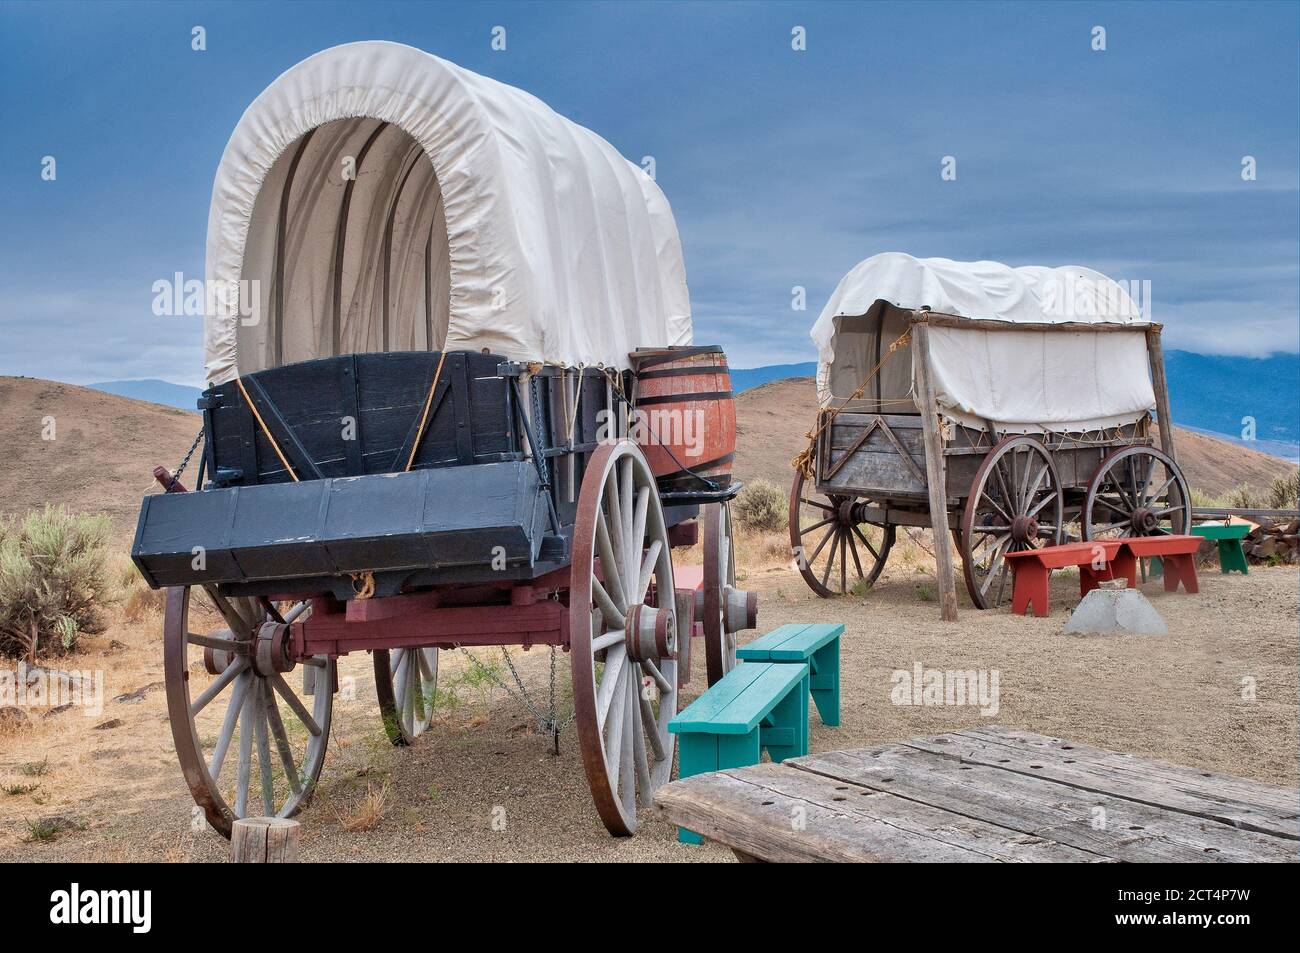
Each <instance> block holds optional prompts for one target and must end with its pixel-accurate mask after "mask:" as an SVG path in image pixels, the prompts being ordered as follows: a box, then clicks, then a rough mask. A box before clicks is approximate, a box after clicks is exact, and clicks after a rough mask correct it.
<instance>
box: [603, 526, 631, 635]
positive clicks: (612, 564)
mask: <svg viewBox="0 0 1300 953" xmlns="http://www.w3.org/2000/svg"><path fill="white" fill-rule="evenodd" d="M596 552H597V554H598V555H599V556H600V569H601V573H602V574H603V575H604V577H605V579H604V583H608V587H606V586H605V584H604V583H602V584H601V591H603V592H608V594H609V598H610V599H611V604H612V605H613V606H615V612H616V614H618V615H620V616H621V615H622V613H623V612H624V611H626V610H627V605H628V601H627V590H626V589H624V588H623V574H622V573H621V572H620V570H619V566H618V559H617V558H615V552H616V549H615V547H614V545H613V542H612V541H611V539H610V534H609V526H608V524H607V523H606V522H605V514H604V513H598V514H597V516H596Z"/></svg>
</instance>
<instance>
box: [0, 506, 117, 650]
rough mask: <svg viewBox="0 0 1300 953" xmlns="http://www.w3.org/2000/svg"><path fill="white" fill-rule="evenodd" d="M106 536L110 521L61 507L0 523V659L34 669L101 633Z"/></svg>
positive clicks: (107, 586)
mask: <svg viewBox="0 0 1300 953" xmlns="http://www.w3.org/2000/svg"><path fill="white" fill-rule="evenodd" d="M108 534H109V521H108V517H106V516H93V515H90V514H85V513H69V512H68V511H67V510H66V509H64V508H63V507H62V506H49V505H47V506H46V507H45V508H44V509H41V510H33V511H31V512H30V513H28V514H27V516H26V517H24V518H23V519H21V520H16V521H15V520H0V655H7V656H10V657H19V656H25V657H27V658H28V659H29V660H31V661H32V662H35V661H36V659H37V658H38V657H39V656H44V655H62V654H64V653H66V652H70V651H71V650H72V649H73V648H74V647H75V645H76V642H77V639H78V638H79V637H80V636H81V635H83V634H86V633H90V634H94V633H98V632H103V631H104V628H105V625H106V623H105V619H104V613H103V609H104V605H105V604H106V603H107V602H109V601H111V600H112V586H111V583H110V581H109V573H108V568H107V567H108Z"/></svg>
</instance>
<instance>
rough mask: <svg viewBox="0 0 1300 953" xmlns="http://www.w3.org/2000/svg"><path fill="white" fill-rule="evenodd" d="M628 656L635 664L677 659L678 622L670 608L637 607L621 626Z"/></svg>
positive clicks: (632, 609) (630, 612)
mask: <svg viewBox="0 0 1300 953" xmlns="http://www.w3.org/2000/svg"><path fill="white" fill-rule="evenodd" d="M623 640H624V643H625V644H626V645H627V654H628V655H629V656H630V657H631V658H632V659H633V660H634V661H637V662H649V661H654V660H655V659H675V658H677V618H676V615H675V614H674V612H673V610H672V609H670V608H663V609H657V608H655V607H654V606H648V605H645V604H644V603H637V604H636V605H634V606H632V607H631V608H630V609H628V610H627V616H626V618H625V619H624V624H623Z"/></svg>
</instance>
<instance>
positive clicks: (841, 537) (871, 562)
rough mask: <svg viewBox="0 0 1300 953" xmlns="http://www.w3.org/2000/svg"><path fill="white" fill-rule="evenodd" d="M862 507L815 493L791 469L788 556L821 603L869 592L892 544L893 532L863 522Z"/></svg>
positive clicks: (843, 498) (861, 503) (887, 526)
mask: <svg viewBox="0 0 1300 953" xmlns="http://www.w3.org/2000/svg"><path fill="white" fill-rule="evenodd" d="M865 510H866V503H865V501H862V500H857V499H855V498H853V497H851V496H840V495H838V494H831V495H824V494H821V493H818V492H817V490H816V488H815V487H814V486H813V481H811V480H808V479H806V478H805V477H804V474H803V471H802V470H798V469H796V470H795V474H794V484H793V485H792V486H791V487H790V554H791V555H792V556H793V557H794V560H795V565H796V566H798V567H799V574H800V575H801V576H803V578H804V582H806V583H808V588H809V589H811V590H812V591H813V592H815V593H817V595H819V596H821V597H822V598H823V599H829V598H831V597H832V596H842V595H844V594H845V593H846V592H853V591H855V589H857V588H859V587H860V588H870V587H871V586H872V585H874V584H875V582H876V580H877V579H879V578H880V574H881V573H882V572H883V571H884V569H885V561H886V560H887V559H888V558H889V550H890V548H891V547H892V546H893V545H894V535H895V532H896V530H895V527H894V526H893V525H891V524H889V523H877V522H872V521H869V520H867V519H865V516H866V512H865Z"/></svg>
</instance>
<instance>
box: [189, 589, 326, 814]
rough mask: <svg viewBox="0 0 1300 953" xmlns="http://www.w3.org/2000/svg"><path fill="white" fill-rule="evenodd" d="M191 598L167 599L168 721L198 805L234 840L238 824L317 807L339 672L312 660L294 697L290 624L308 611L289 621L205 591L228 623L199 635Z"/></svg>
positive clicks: (301, 608)
mask: <svg viewBox="0 0 1300 953" xmlns="http://www.w3.org/2000/svg"><path fill="white" fill-rule="evenodd" d="M193 591H194V590H193V589H192V588H191V587H189V586H183V587H177V588H172V589H168V590H167V611H166V616H165V617H164V623H163V626H164V628H163V671H164V684H165V685H166V690H167V713H168V720H169V721H170V722H171V728H172V740H173V741H174V742H175V745H176V757H177V759H178V760H179V761H180V765H181V772H182V773H183V774H184V776H185V783H186V784H187V785H188V786H189V789H190V794H191V795H192V796H193V798H194V803H195V804H197V805H198V806H199V807H200V808H202V810H203V813H204V815H205V816H206V817H207V820H208V823H209V824H210V825H212V827H213V829H214V830H216V831H217V832H218V833H219V834H221V835H223V836H224V837H229V836H230V831H231V828H232V827H233V826H234V822H235V821H236V820H237V819H239V818H242V817H249V816H266V817H292V816H293V815H295V814H297V813H298V812H299V811H300V810H302V808H303V807H304V806H305V805H306V804H307V802H308V801H309V800H310V799H311V795H312V792H313V789H314V788H315V786H316V782H317V781H318V779H319V778H320V772H321V767H322V766H323V765H324V762H325V749H326V747H327V745H328V742H329V731H330V717H331V715H332V713H333V708H334V683H335V674H334V662H333V660H332V659H330V658H328V657H326V656H318V657H316V658H312V659H309V660H308V661H307V662H306V663H305V664H304V665H303V666H301V668H302V669H303V672H304V675H305V676H306V677H305V678H304V684H303V687H302V688H300V689H295V688H294V687H293V686H291V685H290V684H289V681H288V680H287V679H286V678H285V676H286V675H287V674H289V673H290V672H291V671H292V670H293V669H294V668H297V667H299V666H296V665H295V663H294V662H293V661H292V660H291V659H290V657H289V651H288V639H287V633H288V628H289V627H288V625H287V624H286V623H287V622H292V621H293V619H295V618H297V617H299V616H300V615H302V614H303V613H304V612H305V611H307V609H306V605H305V604H302V603H300V604H299V605H298V606H295V607H294V608H293V609H290V610H289V611H287V612H285V613H284V614H281V613H280V611H279V609H277V608H276V607H275V606H273V605H272V604H271V603H270V602H269V601H267V600H266V599H264V598H237V597H231V596H226V595H223V594H222V593H221V592H220V591H219V590H218V589H217V587H215V586H207V587H204V591H205V593H206V596H207V601H209V602H210V603H211V605H212V606H214V607H215V609H216V611H217V612H218V613H219V614H220V622H218V624H217V627H216V628H212V629H208V627H207V626H201V628H203V629H205V630H206V631H200V632H195V631H193V628H194V626H193V623H195V622H197V616H198V612H193V611H192V610H195V609H198V606H197V605H196V603H195V600H193V599H192V598H191V596H192V593H193ZM214 621H215V620H214ZM221 623H224V626H222V625H221Z"/></svg>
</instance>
